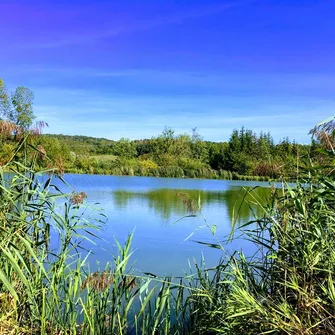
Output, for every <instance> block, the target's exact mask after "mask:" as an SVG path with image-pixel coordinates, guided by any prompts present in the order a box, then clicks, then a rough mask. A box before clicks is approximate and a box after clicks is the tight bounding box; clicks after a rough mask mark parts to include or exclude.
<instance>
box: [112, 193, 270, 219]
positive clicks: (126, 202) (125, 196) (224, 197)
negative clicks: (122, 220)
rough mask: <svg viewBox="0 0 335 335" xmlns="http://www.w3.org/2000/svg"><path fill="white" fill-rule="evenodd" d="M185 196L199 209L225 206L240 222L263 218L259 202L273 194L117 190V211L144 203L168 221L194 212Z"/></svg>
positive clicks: (115, 198)
mask: <svg viewBox="0 0 335 335" xmlns="http://www.w3.org/2000/svg"><path fill="white" fill-rule="evenodd" d="M184 194H185V195H186V196H187V197H188V198H189V199H190V200H191V201H192V202H193V203H194V206H195V208H197V207H198V204H199V203H200V204H201V208H202V209H204V208H206V209H210V208H211V207H215V208H217V207H221V208H222V207H225V210H226V212H227V213H228V215H229V217H233V216H235V217H236V215H238V218H239V220H238V221H245V220H248V219H249V218H250V217H251V216H253V215H257V216H260V215H262V207H261V206H259V205H258V204H257V202H261V203H263V202H264V201H265V200H266V198H267V197H268V196H269V195H270V189H269V188H263V187H258V188H256V189H250V188H240V187H238V188H232V189H229V190H225V191H203V190H190V189H178V190H176V189H170V188H161V189H152V190H148V191H145V192H133V191H128V190H115V191H114V192H113V201H114V205H115V206H116V207H117V208H131V207H132V206H133V205H135V204H138V203H141V205H142V206H145V207H148V208H150V210H152V211H153V212H154V213H155V214H156V215H159V216H160V217H161V218H162V219H164V220H165V221H167V220H169V219H170V218H171V217H175V216H179V217H181V216H184V215H187V214H190V209H189V208H188V206H187V205H186V204H185V201H183V200H184V199H185V198H184V196H183V195H184ZM191 212H192V211H191Z"/></svg>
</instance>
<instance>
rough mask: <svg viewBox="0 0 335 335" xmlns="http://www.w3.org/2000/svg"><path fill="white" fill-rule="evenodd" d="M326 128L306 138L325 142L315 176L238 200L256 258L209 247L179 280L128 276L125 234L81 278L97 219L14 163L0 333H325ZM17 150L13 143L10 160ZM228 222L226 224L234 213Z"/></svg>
mask: <svg viewBox="0 0 335 335" xmlns="http://www.w3.org/2000/svg"><path fill="white" fill-rule="evenodd" d="M330 122H331V123H332V124H331V125H330V126H329V122H328V123H327V124H326V125H319V127H317V128H316V130H315V132H314V133H315V134H316V136H319V137H320V141H321V143H322V141H324V142H325V143H326V144H327V145H326V146H325V149H324V151H323V154H324V155H327V159H326V160H325V161H326V162H327V164H326V165H325V166H324V167H320V166H318V167H314V166H313V165H311V168H310V169H309V171H303V175H304V176H307V177H304V179H301V180H298V181H297V184H296V185H295V186H294V187H290V186H289V185H287V184H283V187H282V189H273V192H272V196H271V197H270V198H269V199H268V201H267V202H266V203H261V202H260V201H259V199H258V198H257V196H256V195H255V194H254V192H253V190H246V192H248V196H245V197H243V199H245V201H247V200H246V199H249V201H253V202H255V203H258V205H259V206H261V207H262V211H260V212H261V213H262V214H261V216H260V217H255V218H254V219H253V220H252V221H250V222H246V223H244V224H243V225H242V226H240V227H239V232H240V234H241V233H242V234H243V236H244V238H246V239H248V240H249V241H250V242H251V243H253V244H254V245H255V246H256V247H257V252H256V253H255V254H254V256H253V257H249V258H247V257H246V256H245V255H244V254H243V253H242V252H239V253H237V252H235V253H233V254H229V253H226V252H224V247H225V244H224V243H219V242H217V244H211V247H214V248H217V249H218V252H221V253H223V254H222V255H223V257H222V261H221V262H220V264H218V265H217V266H216V267H215V268H213V269H206V267H205V266H197V265H195V271H194V273H191V274H190V275H187V276H185V277H184V278H179V279H178V278H158V277H156V276H154V275H152V274H148V275H145V276H144V275H143V276H136V275H135V274H134V272H133V271H132V269H131V267H130V263H129V260H130V259H131V254H132V253H131V239H132V236H131V235H130V236H129V238H128V239H127V240H126V242H125V244H124V245H123V246H122V245H121V244H119V242H117V241H116V242H115V243H116V247H117V250H116V252H115V255H114V256H113V257H112V258H111V262H110V264H107V265H106V266H105V267H104V268H102V269H101V270H99V271H97V272H94V273H90V271H89V270H88V268H87V265H86V259H85V258H84V259H82V258H81V256H80V250H81V248H82V245H83V244H82V242H83V241H84V240H85V239H91V240H92V243H93V242H94V240H95V239H96V236H95V230H97V229H99V226H100V225H101V224H103V221H104V217H103V214H102V213H100V212H98V213H95V215H93V216H92V217H90V208H89V207H87V206H86V205H85V194H84V193H73V194H70V195H65V194H63V193H62V192H61V191H60V189H59V186H57V185H58V184H59V183H57V184H56V183H54V178H59V180H60V181H62V182H64V181H63V180H62V177H55V176H54V172H55V171H53V170H49V171H44V172H43V173H41V174H37V173H36V172H35V171H34V165H33V164H22V163H19V162H18V161H17V160H16V159H15V154H14V155H13V159H12V160H11V161H10V162H8V163H7V164H6V165H5V166H3V167H2V168H1V169H0V199H1V202H0V333H2V334H7V333H18V334H19V333H20V334H87V335H88V334H127V333H129V334H130V333H135V334H153V335H154V334H166V335H168V334H205V335H206V334H227V335H228V334H229V335H231V334H232V335H241V334H244V335H249V334H250V335H251V334H253V335H254V334H275V335H284V334H287V335H296V334H298V335H312V334H317V335H318V334H334V333H335V248H334V245H335V208H334V207H335V180H334V172H333V171H334V169H333V167H334V148H333V146H332V145H333V143H334V141H333V138H334V137H333V136H334V134H333V130H334V128H335V127H334V124H333V120H331V121H330ZM23 148H24V146H22V143H21V144H20V145H19V147H18V149H17V151H16V152H18V151H19V150H21V149H23ZM4 171H11V172H12V174H6V173H5V172H4ZM178 171H179V170H178V169H176V170H174V169H171V171H170V170H169V171H166V173H168V174H171V175H176V174H178V173H179V172H178ZM46 173H49V174H50V173H51V175H49V176H48V177H46ZM224 173H225V172H222V174H224ZM42 175H43V176H42ZM250 199H251V200H250ZM182 200H183V199H182ZM233 216H234V220H233V226H235V222H237V216H238V208H237V209H236V211H235V212H234V215H233ZM92 218H96V220H95V221H94V220H93V219H92ZM233 229H237V227H234V228H233ZM213 234H214V232H213ZM231 238H234V231H232V234H231V236H230V239H231ZM239 238H240V237H239ZM55 239H57V241H58V243H57V244H55ZM217 241H219V238H217ZM87 255H88V254H87Z"/></svg>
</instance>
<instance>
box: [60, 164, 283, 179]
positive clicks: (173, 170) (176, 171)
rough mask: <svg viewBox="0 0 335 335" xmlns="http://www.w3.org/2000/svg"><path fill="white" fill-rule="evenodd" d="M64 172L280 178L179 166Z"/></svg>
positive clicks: (142, 175) (218, 177)
mask: <svg viewBox="0 0 335 335" xmlns="http://www.w3.org/2000/svg"><path fill="white" fill-rule="evenodd" d="M65 171H66V173H75V174H97V175H111V176H138V177H162V178H194V179H221V180H247V181H279V180H282V178H273V177H270V176H250V175H249V176H248V175H241V174H238V173H237V172H231V171H226V170H213V169H207V168H202V169H197V170H185V169H182V168H180V167H174V166H168V167H159V168H154V169H151V168H130V167H118V168H113V169H102V168H94V167H90V168H86V169H80V168H67V169H66V170H65Z"/></svg>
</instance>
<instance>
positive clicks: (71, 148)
mask: <svg viewBox="0 0 335 335" xmlns="http://www.w3.org/2000/svg"><path fill="white" fill-rule="evenodd" d="M33 98H34V95H33V92H32V91H30V90H29V89H28V88H25V87H18V88H17V89H16V90H15V91H14V92H9V91H8V90H7V89H6V87H5V84H4V82H3V81H2V80H1V79H0V113H1V114H0V117H1V129H0V130H1V131H0V164H2V165H4V164H5V163H6V161H8V159H10V157H11V156H12V154H13V151H14V150H16V149H15V148H16V141H17V140H18V137H20V134H24V133H27V132H28V133H30V134H32V135H33V136H31V138H30V142H29V145H31V146H33V147H34V148H35V149H36V148H37V149H38V150H39V151H38V152H40V154H39V155H36V151H34V153H33V154H34V155H35V156H36V157H34V158H35V160H36V163H37V165H38V166H40V167H41V168H45V167H52V166H57V167H58V168H59V169H60V170H61V171H62V172H73V173H95V174H114V175H141V176H161V177H182V178H183V177H186V178H222V179H249V180H269V179H279V178H281V177H288V178H290V177H292V178H294V176H295V174H296V173H297V169H299V168H302V169H303V168H304V166H307V165H308V164H309V163H310V160H312V161H314V162H315V163H316V164H318V163H320V160H322V159H323V158H322V157H323V156H322V155H320V143H319V142H320V141H319V140H318V139H314V140H312V142H311V144H309V145H302V144H298V143H296V142H295V141H290V140H289V139H288V138H283V139H282V140H281V141H279V142H278V143H275V141H274V139H273V137H272V135H271V134H270V133H269V132H268V133H264V132H261V133H259V134H256V133H255V132H254V131H252V130H250V129H245V128H244V127H242V128H241V129H240V130H237V129H235V130H233V131H232V133H231V136H230V138H229V140H228V141H225V142H211V141H206V140H204V139H203V137H202V136H201V134H200V133H199V131H198V130H197V128H193V129H191V130H190V132H189V133H188V134H177V133H176V132H175V131H174V130H173V129H172V128H170V127H165V128H164V129H163V131H162V132H161V133H160V134H159V135H157V136H155V137H152V138H151V139H143V140H130V139H128V138H121V139H120V140H118V141H112V140H108V139H104V138H93V137H87V136H67V135H53V134H45V135H42V134H41V133H42V131H41V126H46V124H44V123H41V122H40V123H36V124H34V123H33V121H34V120H35V115H34V113H33ZM35 135H38V136H35ZM32 152H33V151H32ZM322 163H324V162H322Z"/></svg>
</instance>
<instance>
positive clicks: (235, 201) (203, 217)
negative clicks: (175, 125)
mask: <svg viewBox="0 0 335 335" xmlns="http://www.w3.org/2000/svg"><path fill="white" fill-rule="evenodd" d="M65 180H66V181H67V183H68V184H69V185H71V187H73V188H74V189H75V190H76V191H77V192H80V191H84V192H85V193H86V194H87V201H88V203H89V204H91V205H92V206H95V207H97V205H94V204H96V203H99V205H98V207H101V208H103V210H104V214H105V215H106V216H107V218H108V220H107V222H106V224H105V225H104V227H103V229H102V230H101V231H100V232H99V233H98V235H99V237H100V238H101V239H100V240H98V241H97V244H96V245H91V244H87V243H86V245H85V246H86V247H88V248H90V250H92V254H91V255H90V257H89V258H88V261H89V265H90V269H91V270H95V269H97V267H98V266H99V267H100V268H104V266H105V264H106V263H107V262H111V261H112V255H113V253H115V252H116V243H115V238H116V239H117V240H118V241H119V242H120V243H121V244H123V243H124V241H125V240H126V238H127V236H128V235H129V234H130V233H132V232H133V242H132V250H133V255H132V262H131V264H132V266H133V268H134V269H135V270H136V271H138V272H139V273H141V272H150V273H154V274H156V275H159V276H164V275H173V276H182V275H184V274H185V272H189V267H190V264H194V262H198V263H199V262H201V260H202V259H204V260H205V262H206V266H207V267H212V266H215V265H216V264H217V263H218V261H219V260H220V258H221V257H222V256H223V254H224V253H223V251H222V250H219V249H215V248H210V247H208V246H207V245H205V244H201V243H197V241H199V242H205V243H214V244H216V243H218V242H219V241H220V242H221V241H223V240H224V239H225V238H226V237H227V236H228V235H229V234H230V232H231V228H232V226H231V222H232V216H233V215H234V213H236V212H237V211H238V212H239V222H240V223H241V222H247V221H248V220H249V219H250V218H251V217H252V215H253V212H255V213H256V214H261V209H260V207H259V206H257V205H255V204H253V203H254V202H255V199H254V198H253V197H251V196H248V204H247V203H244V204H242V205H241V199H242V198H243V196H244V194H245V191H244V188H254V187H256V186H259V187H258V188H256V189H255V191H254V192H255V193H254V196H255V197H256V198H257V199H258V200H260V201H264V200H265V199H266V197H267V196H268V195H269V194H270V186H271V185H270V184H269V183H265V182H263V183H262V182H246V181H228V180H203V179H170V178H151V177H129V176H101V175H74V174H67V175H65ZM199 204H201V210H200V211H198V209H197V207H198V205H199ZM214 231H215V236H214V235H213V232H214ZM235 235H238V232H237V233H236V234H235ZM223 246H224V248H225V250H228V251H230V252H232V251H234V250H243V251H244V253H246V254H247V255H248V254H249V255H250V254H252V253H253V252H254V249H253V247H252V246H251V245H250V243H248V242H247V241H246V240H245V239H242V238H236V239H234V240H233V241H232V242H230V243H228V244H226V243H224V244H223ZM97 262H98V263H97ZM98 264H99V265H98Z"/></svg>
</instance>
